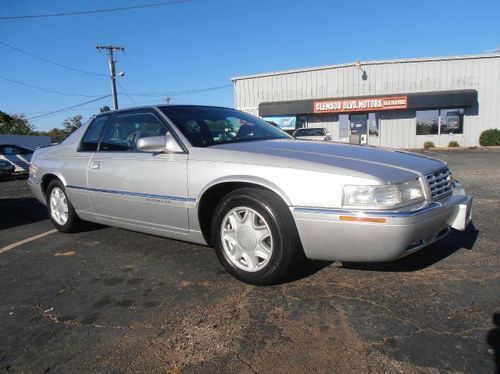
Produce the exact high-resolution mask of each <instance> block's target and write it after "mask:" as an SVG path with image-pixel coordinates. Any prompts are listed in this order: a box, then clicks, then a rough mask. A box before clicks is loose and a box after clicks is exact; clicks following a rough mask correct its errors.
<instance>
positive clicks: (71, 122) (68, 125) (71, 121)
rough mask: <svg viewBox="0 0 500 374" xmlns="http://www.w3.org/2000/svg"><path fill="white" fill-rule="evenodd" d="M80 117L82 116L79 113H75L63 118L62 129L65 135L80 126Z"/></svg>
mask: <svg viewBox="0 0 500 374" xmlns="http://www.w3.org/2000/svg"><path fill="white" fill-rule="evenodd" d="M82 118H83V117H82V116H81V115H80V114H77V115H76V116H74V117H71V118H66V119H65V120H64V122H63V127H64V129H63V131H64V133H65V134H66V136H69V135H70V134H72V133H73V132H75V131H76V130H78V129H79V128H80V126H81V125H82Z"/></svg>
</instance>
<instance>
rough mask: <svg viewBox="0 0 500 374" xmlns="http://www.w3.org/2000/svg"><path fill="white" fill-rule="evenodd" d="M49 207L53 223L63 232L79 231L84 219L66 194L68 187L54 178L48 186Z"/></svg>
mask: <svg viewBox="0 0 500 374" xmlns="http://www.w3.org/2000/svg"><path fill="white" fill-rule="evenodd" d="M47 209H48V211H49V217H50V219H51V221H52V224H53V225H54V226H55V227H56V229H58V230H59V231H61V232H65V233H69V232H75V231H78V229H79V228H81V226H82V221H81V220H80V218H79V217H78V215H77V214H76V212H75V209H74V208H73V205H71V202H70V201H69V199H68V196H67V195H66V189H65V188H64V185H63V184H62V183H61V182H60V181H59V180H53V181H52V182H50V183H49V186H48V188H47Z"/></svg>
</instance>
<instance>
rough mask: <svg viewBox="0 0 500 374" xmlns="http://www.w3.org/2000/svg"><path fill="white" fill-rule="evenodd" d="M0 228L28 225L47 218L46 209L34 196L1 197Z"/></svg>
mask: <svg viewBox="0 0 500 374" xmlns="http://www.w3.org/2000/svg"><path fill="white" fill-rule="evenodd" d="M0 211H1V212H2V213H1V214H0V230H5V229H9V228H11V227H16V226H23V225H28V224H30V223H35V222H38V221H43V220H46V219H47V218H48V215H47V209H46V208H45V207H44V206H43V205H42V204H40V203H39V202H38V201H37V200H36V199H35V198H34V197H25V198H15V199H1V200H0Z"/></svg>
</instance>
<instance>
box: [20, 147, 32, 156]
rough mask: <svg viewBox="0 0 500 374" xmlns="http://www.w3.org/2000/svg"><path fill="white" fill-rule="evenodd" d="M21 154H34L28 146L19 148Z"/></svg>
mask: <svg viewBox="0 0 500 374" xmlns="http://www.w3.org/2000/svg"><path fill="white" fill-rule="evenodd" d="M19 154H20V155H32V154H33V151H32V150H31V149H28V148H19Z"/></svg>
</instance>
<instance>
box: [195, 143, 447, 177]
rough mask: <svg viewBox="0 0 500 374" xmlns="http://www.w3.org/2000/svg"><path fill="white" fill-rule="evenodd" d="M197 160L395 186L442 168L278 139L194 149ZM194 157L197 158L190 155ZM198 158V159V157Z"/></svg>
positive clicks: (389, 153)
mask: <svg viewBox="0 0 500 374" xmlns="http://www.w3.org/2000/svg"><path fill="white" fill-rule="evenodd" d="M197 150H199V151H201V150H203V151H201V152H202V153H203V155H200V159H205V160H213V161H223V162H238V163H246V164H248V163H251V164H256V165H269V166H281V167H286V168H297V169H307V170H316V171H322V172H331V173H342V174H347V175H353V176H360V177H375V178H377V179H379V180H382V181H384V182H387V183H395V182H399V181H402V180H407V179H410V178H415V177H417V176H418V175H419V174H427V173H429V172H431V171H433V170H436V169H439V168H442V167H444V166H446V164H445V163H444V162H442V161H439V160H436V159H433V158H430V157H425V156H421V155H417V154H412V153H409V152H403V151H398V150H392V149H385V148H376V147H369V146H358V145H352V144H344V143H334V142H314V141H307V140H297V139H279V140H265V141H249V142H238V143H229V144H220V145H215V146H211V147H207V148H197ZM193 156H194V157H195V158H198V157H197V156H196V152H195V154H193ZM201 157H202V158H201Z"/></svg>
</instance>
